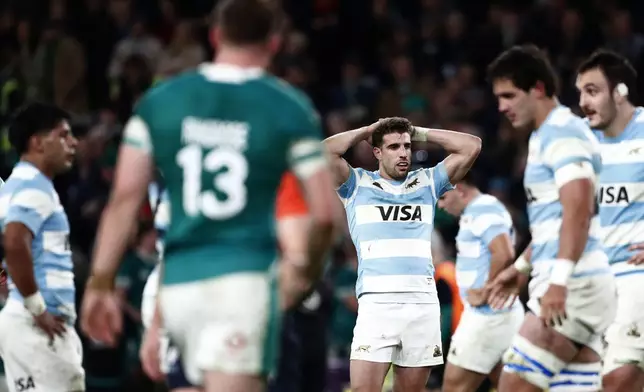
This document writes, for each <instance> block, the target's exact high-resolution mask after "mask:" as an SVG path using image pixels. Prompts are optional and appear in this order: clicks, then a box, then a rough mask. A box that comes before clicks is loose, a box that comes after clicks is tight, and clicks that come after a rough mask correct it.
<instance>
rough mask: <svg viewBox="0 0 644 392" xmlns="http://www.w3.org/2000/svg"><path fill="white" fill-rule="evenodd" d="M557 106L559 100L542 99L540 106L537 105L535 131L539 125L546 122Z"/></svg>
mask: <svg viewBox="0 0 644 392" xmlns="http://www.w3.org/2000/svg"><path fill="white" fill-rule="evenodd" d="M557 106H559V100H558V99H557V98H556V97H555V98H546V99H544V101H543V103H542V104H541V105H537V113H536V115H535V124H534V125H535V129H539V127H541V124H543V123H544V121H546V118H548V115H549V114H550V112H552V111H553V110H554V109H555V108H556V107H557Z"/></svg>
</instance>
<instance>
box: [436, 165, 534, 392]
mask: <svg viewBox="0 0 644 392" xmlns="http://www.w3.org/2000/svg"><path fill="white" fill-rule="evenodd" d="M438 207H439V208H443V209H444V210H445V211H447V212H448V213H449V214H451V215H454V216H456V217H460V221H459V231H458V234H457V236H456V248H457V255H456V280H457V284H458V288H459V291H460V294H461V298H462V301H463V303H464V304H465V310H464V311H463V315H462V316H461V321H460V323H459V325H458V328H457V329H456V332H455V333H454V336H452V343H451V345H450V350H449V354H448V357H447V366H446V368H445V374H444V376H443V377H444V378H443V389H442V390H443V392H470V391H476V390H477V389H478V388H479V386H480V385H481V384H482V383H483V381H485V379H486V378H487V377H489V378H490V380H491V381H492V384H494V385H496V384H497V383H498V379H499V375H500V374H501V357H502V356H503V353H504V352H505V351H506V350H507V349H508V348H509V347H510V345H511V344H512V338H513V337H514V335H515V334H516V333H517V332H518V331H519V327H520V326H521V323H522V322H523V316H524V312H523V306H522V305H521V303H520V302H518V301H517V302H514V303H513V304H512V305H511V306H509V307H504V308H502V309H499V310H495V309H492V308H491V307H490V305H489V304H488V303H487V292H488V291H487V290H486V286H487V283H488V282H491V281H492V280H493V279H494V278H495V277H496V275H497V274H498V273H499V272H501V271H502V270H503V269H505V268H506V267H507V266H509V265H511V264H512V262H513V261H514V245H513V238H512V237H513V233H512V231H513V229H512V217H511V216H510V213H509V212H508V211H507V209H506V208H505V206H504V205H503V204H502V203H501V202H500V201H499V200H498V199H496V198H495V197H493V196H490V195H486V194H484V193H481V191H480V190H479V189H478V187H477V186H476V184H475V183H474V181H473V178H472V172H469V173H468V174H467V175H466V176H465V177H463V179H461V181H459V182H457V183H456V185H455V189H454V190H452V191H449V192H447V193H445V194H444V195H443V196H441V198H440V199H439V200H438Z"/></svg>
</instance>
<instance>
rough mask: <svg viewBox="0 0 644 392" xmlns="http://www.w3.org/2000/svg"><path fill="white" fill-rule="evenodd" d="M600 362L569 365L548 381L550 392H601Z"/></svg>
mask: <svg viewBox="0 0 644 392" xmlns="http://www.w3.org/2000/svg"><path fill="white" fill-rule="evenodd" d="M601 367H602V365H601V362H592V363H569V364H568V365H566V366H565V367H564V368H563V369H561V371H560V372H559V373H557V375H556V376H555V377H554V378H553V379H552V381H550V389H549V390H550V391H552V392H596V391H599V390H601V385H602V380H601Z"/></svg>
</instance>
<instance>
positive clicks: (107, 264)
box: [88, 145, 152, 289]
mask: <svg viewBox="0 0 644 392" xmlns="http://www.w3.org/2000/svg"><path fill="white" fill-rule="evenodd" d="M133 167H135V168H137V170H132V169H131V168H133ZM151 172H152V159H151V157H150V156H149V155H148V153H146V152H144V151H142V150H140V149H138V148H135V147H132V146H129V145H123V146H122V147H121V149H120V151H119V157H118V162H117V165H116V174H115V181H114V186H113V188H112V194H111V196H110V199H109V201H108V203H107V206H106V207H105V210H104V211H103V216H102V218H101V222H100V225H99V229H98V234H97V236H96V238H97V241H96V248H95V250H94V260H93V262H92V273H91V278H90V281H89V282H88V285H89V286H92V287H94V288H99V289H111V288H112V287H113V285H114V277H115V276H116V271H117V270H118V266H119V264H120V263H121V259H122V257H123V254H124V253H125V248H126V245H127V242H128V240H129V235H130V233H131V232H132V230H131V228H132V226H133V225H134V223H135V219H136V216H137V213H138V211H139V208H140V206H141V203H142V202H143V200H144V198H145V195H146V192H147V186H148V184H149V183H150V180H151Z"/></svg>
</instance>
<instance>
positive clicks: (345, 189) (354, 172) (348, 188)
mask: <svg viewBox="0 0 644 392" xmlns="http://www.w3.org/2000/svg"><path fill="white" fill-rule="evenodd" d="M360 170H361V169H357V168H353V167H351V166H349V178H347V180H346V181H345V182H344V183H343V184H342V185H340V187H339V188H338V189H337V191H336V192H337V193H338V196H340V198H341V199H342V200H347V199H349V198H350V197H351V195H353V192H355V190H356V187H357V186H358V178H359V177H360Z"/></svg>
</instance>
